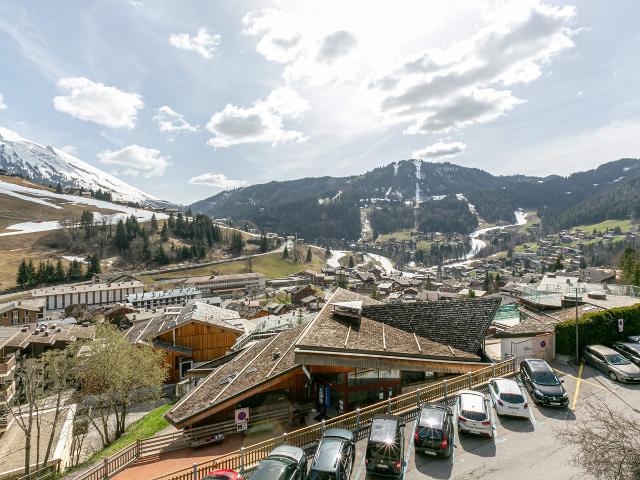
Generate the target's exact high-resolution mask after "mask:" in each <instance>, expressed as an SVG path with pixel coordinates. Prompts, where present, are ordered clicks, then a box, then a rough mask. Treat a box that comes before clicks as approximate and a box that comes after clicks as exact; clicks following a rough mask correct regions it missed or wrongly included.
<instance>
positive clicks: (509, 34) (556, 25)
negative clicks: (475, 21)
mask: <svg viewBox="0 0 640 480" xmlns="http://www.w3.org/2000/svg"><path fill="white" fill-rule="evenodd" d="M575 15H576V12H575V9H574V8H573V7H552V6H548V5H543V4H540V3H537V2H534V3H532V4H531V5H530V6H527V8H524V9H523V8H521V6H519V5H511V6H509V8H504V9H502V10H499V11H498V12H496V13H494V14H493V16H492V18H491V21H490V22H489V24H488V25H486V26H485V27H483V28H481V29H480V30H479V31H478V32H477V33H476V34H474V35H472V36H471V37H470V38H468V39H467V40H464V41H462V42H459V43H457V44H454V45H451V46H448V47H445V48H442V49H429V50H426V51H423V52H421V53H418V54H413V55H411V56H409V57H407V58H406V59H405V60H404V61H403V62H401V64H400V65H399V66H398V67H396V68H395V69H394V71H393V72H392V73H390V74H387V75H385V76H382V77H380V78H377V79H376V80H375V81H374V82H373V86H374V88H380V87H382V88H380V90H381V91H382V93H383V96H384V99H383V100H382V104H381V106H382V111H383V112H384V114H385V116H386V117H387V120H391V121H399V122H406V121H412V122H413V125H411V126H410V127H409V128H407V130H406V133H426V132H431V131H447V130H449V129H452V128H461V127H465V126H467V125H471V124H474V123H483V122H487V121H491V120H494V119H496V118H498V117H499V116H501V115H503V114H504V113H505V112H507V111H509V110H510V109H512V108H513V107H514V106H515V105H517V104H519V103H522V100H519V99H517V98H516V97H514V96H513V95H512V93H511V91H510V90H501V91H497V90H496V89H495V87H506V86H510V85H515V84H522V83H528V82H531V81H533V80H535V79H537V78H538V77H539V76H540V75H541V71H542V66H543V65H545V64H548V63H549V62H550V61H551V60H552V59H553V58H554V57H555V56H557V55H558V54H560V53H561V52H563V51H565V50H567V49H569V48H572V47H573V46H574V42H573V39H572V36H573V35H574V33H575V31H574V30H572V29H571V24H572V22H573V20H574V18H575Z"/></svg>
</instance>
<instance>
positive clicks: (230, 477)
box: [202, 470, 242, 480]
mask: <svg viewBox="0 0 640 480" xmlns="http://www.w3.org/2000/svg"><path fill="white" fill-rule="evenodd" d="M202 480H242V475H240V474H239V473H238V472H236V471H235V470H212V471H211V472H209V473H207V475H206V476H205V477H203V478H202Z"/></svg>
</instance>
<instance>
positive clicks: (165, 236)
mask: <svg viewBox="0 0 640 480" xmlns="http://www.w3.org/2000/svg"><path fill="white" fill-rule="evenodd" d="M160 239H161V240H162V241H163V242H166V241H167V240H169V229H168V228H167V224H166V223H165V224H164V225H162V230H161V231H160Z"/></svg>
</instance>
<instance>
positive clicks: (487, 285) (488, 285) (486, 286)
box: [482, 272, 491, 292]
mask: <svg viewBox="0 0 640 480" xmlns="http://www.w3.org/2000/svg"><path fill="white" fill-rule="evenodd" d="M482 289H483V290H484V291H485V292H488V291H489V290H490V289H491V277H490V276H489V272H484V281H483V282H482Z"/></svg>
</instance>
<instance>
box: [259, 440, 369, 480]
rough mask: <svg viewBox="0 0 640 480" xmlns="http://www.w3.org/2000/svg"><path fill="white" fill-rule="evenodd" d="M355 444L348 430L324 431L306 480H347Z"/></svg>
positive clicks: (349, 474) (353, 456) (351, 465)
mask: <svg viewBox="0 0 640 480" xmlns="http://www.w3.org/2000/svg"><path fill="white" fill-rule="evenodd" d="M355 442H356V439H355V435H354V434H353V432H351V431H349V430H345V429H343V428H330V429H328V430H326V431H325V432H324V434H323V435H322V438H321V439H320V443H319V444H318V448H317V449H316V454H315V456H314V457H313V463H312V464H311V469H310V470H309V475H308V476H307V480H349V477H350V476H351V471H352V470H353V462H354V460H355V458H356V443H355ZM252 477H253V475H252Z"/></svg>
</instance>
